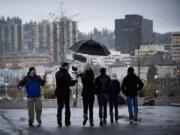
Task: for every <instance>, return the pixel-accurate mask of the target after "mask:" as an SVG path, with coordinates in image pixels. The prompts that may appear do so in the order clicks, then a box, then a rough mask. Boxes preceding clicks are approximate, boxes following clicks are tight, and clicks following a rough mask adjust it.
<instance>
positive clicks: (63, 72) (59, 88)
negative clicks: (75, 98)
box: [55, 63, 77, 127]
mask: <svg viewBox="0 0 180 135" xmlns="http://www.w3.org/2000/svg"><path fill="white" fill-rule="evenodd" d="M69 67H70V66H69V63H63V64H62V66H61V68H60V70H59V71H57V73H56V75H55V77H56V90H55V96H56V97H57V104H58V108H57V123H58V125H59V127H61V126H62V109H63V107H64V105H65V126H70V125H71V122H70V117H71V111H70V88H69V87H70V86H74V85H75V84H76V83H77V80H73V79H72V77H71V76H70V74H69V73H68V71H69Z"/></svg>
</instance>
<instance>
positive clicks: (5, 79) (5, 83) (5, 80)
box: [4, 63, 12, 99]
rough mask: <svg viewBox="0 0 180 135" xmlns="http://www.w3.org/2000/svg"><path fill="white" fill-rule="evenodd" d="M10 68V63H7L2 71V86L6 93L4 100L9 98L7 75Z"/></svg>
mask: <svg viewBox="0 0 180 135" xmlns="http://www.w3.org/2000/svg"><path fill="white" fill-rule="evenodd" d="M11 66H12V64H11V63H7V64H6V66H5V68H4V70H5V71H6V75H5V77H4V85H5V91H6V96H5V97H6V98H7V99H9V96H8V85H9V74H8V71H9V68H10V67H11Z"/></svg>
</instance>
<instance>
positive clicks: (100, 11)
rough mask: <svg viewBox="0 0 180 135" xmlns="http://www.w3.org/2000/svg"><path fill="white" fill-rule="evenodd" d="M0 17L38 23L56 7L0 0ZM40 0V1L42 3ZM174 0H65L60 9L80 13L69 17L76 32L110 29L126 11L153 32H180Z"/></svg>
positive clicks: (49, 2) (52, 2) (53, 0)
mask: <svg viewBox="0 0 180 135" xmlns="http://www.w3.org/2000/svg"><path fill="white" fill-rule="evenodd" d="M0 2H1V4H0V8H1V14H0V16H2V15H3V16H5V17H7V16H10V17H13V16H18V17H20V18H22V20H23V23H25V22H28V21H30V20H33V21H38V22H40V21H41V20H43V19H51V18H50V16H49V12H54V11H56V10H57V9H58V3H60V2H61V1H58V0H36V1H35V0H31V1H29V0H16V1H11V0H0ZM42 3H43V4H42ZM179 6H180V1H178V0H157V1H153V0H151V1H148V0H134V1H132V0H127V1H123V0H113V1H109V0H98V1H96V0H91V1H89V0H86V1H82V0H76V1H73V0H66V1H64V8H65V10H66V11H67V16H71V15H74V14H76V13H80V15H79V16H76V17H74V18H73V20H77V22H78V28H79V30H80V31H82V32H85V33H88V32H90V31H91V30H92V29H93V28H94V27H96V28H98V29H102V28H108V29H110V30H114V20H115V19H120V18H123V17H124V15H126V14H139V15H142V16H144V17H145V18H149V19H151V20H153V22H154V29H153V31H156V32H160V33H165V32H173V31H180V25H179V22H180V16H179V15H178V13H179V12H180V9H179Z"/></svg>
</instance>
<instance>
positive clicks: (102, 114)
mask: <svg viewBox="0 0 180 135" xmlns="http://www.w3.org/2000/svg"><path fill="white" fill-rule="evenodd" d="M98 104H99V118H100V121H102V118H104V120H106V118H107V104H108V94H106V93H102V94H99V95H98Z"/></svg>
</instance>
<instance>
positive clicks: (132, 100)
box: [126, 96, 138, 120]
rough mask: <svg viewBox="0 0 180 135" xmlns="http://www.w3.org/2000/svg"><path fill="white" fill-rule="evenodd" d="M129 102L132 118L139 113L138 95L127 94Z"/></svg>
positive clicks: (130, 117)
mask: <svg viewBox="0 0 180 135" xmlns="http://www.w3.org/2000/svg"><path fill="white" fill-rule="evenodd" d="M126 98H127V104H128V111H129V119H130V120H132V119H133V118H134V117H135V116H137V114H138V99H137V96H133V97H130V96H127V97H126Z"/></svg>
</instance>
